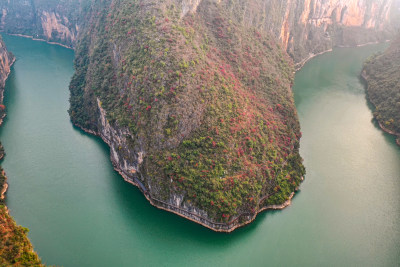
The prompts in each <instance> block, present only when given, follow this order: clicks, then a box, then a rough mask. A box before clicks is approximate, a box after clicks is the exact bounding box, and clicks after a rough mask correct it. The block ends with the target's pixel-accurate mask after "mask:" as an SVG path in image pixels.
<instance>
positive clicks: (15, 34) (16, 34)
mask: <svg viewBox="0 0 400 267" xmlns="http://www.w3.org/2000/svg"><path fill="white" fill-rule="evenodd" d="M2 33H4V32H2ZM5 34H8V35H12V36H18V37H23V38H28V39H32V40H33V41H39V42H45V43H48V44H53V45H59V46H62V47H64V48H68V49H72V50H74V48H73V47H72V46H68V45H65V44H62V43H57V42H50V41H47V40H45V39H40V38H35V37H33V36H31V35H25V34H18V33H5Z"/></svg>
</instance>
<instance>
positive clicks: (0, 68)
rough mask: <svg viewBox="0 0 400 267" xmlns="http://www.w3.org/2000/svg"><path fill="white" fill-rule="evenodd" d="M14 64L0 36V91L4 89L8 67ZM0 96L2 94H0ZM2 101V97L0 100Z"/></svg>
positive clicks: (12, 57) (8, 71)
mask: <svg viewBox="0 0 400 267" xmlns="http://www.w3.org/2000/svg"><path fill="white" fill-rule="evenodd" d="M13 62H14V56H13V55H12V54H11V53H10V52H8V51H7V48H6V46H5V44H4V42H3V40H2V39H1V36H0V90H3V89H4V85H5V82H6V80H7V77H8V75H9V74H10V67H11V65H12V63H13ZM1 95H2V94H1ZM0 99H1V100H0V102H1V101H2V99H3V98H2V97H1V98H0Z"/></svg>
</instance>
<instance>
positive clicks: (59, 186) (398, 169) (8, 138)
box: [0, 36, 400, 266]
mask: <svg viewBox="0 0 400 267" xmlns="http://www.w3.org/2000/svg"><path fill="white" fill-rule="evenodd" d="M4 40H5V42H6V44H7V46H8V48H9V49H10V50H11V51H12V52H14V54H15V55H16V57H17V62H16V63H15V65H14V67H13V70H12V74H11V76H10V78H9V80H8V82H7V86H6V93H5V104H6V105H7V110H8V117H7V119H6V121H5V124H4V126H3V127H2V128H1V129H0V140H1V141H2V142H3V144H4V147H5V150H6V153H7V155H6V158H5V159H4V161H3V167H4V168H5V170H6V172H7V175H8V177H9V184H10V188H9V192H8V200H7V205H8V206H9V208H10V210H11V215H12V216H14V218H15V219H16V221H17V222H18V223H19V224H21V225H23V226H26V227H28V228H29V229H30V233H29V237H30V239H31V241H32V243H33V245H34V247H35V249H36V251H37V252H38V253H39V255H40V257H41V258H42V260H43V261H44V263H46V264H57V265H63V266H143V265H145V266H205V265H206V266H249V265H251V266H266V265H268V266H299V265H300V266H301V265H303V266H321V265H324V266H343V265H346V266H349V265H358V266H360V265H363V266H377V265H379V266H397V265H398V264H399V263H400V164H399V162H400V149H399V148H398V147H396V145H395V143H394V140H393V138H391V137H389V136H387V135H386V134H384V133H382V131H380V130H379V129H378V128H377V127H376V125H375V124H374V123H373V122H372V113H371V110H370V109H369V108H368V106H367V101H366V99H365V94H364V88H363V86H362V84H361V83H360V81H359V79H358V74H359V72H360V69H361V66H362V62H363V60H364V59H365V58H367V57H368V56H369V55H370V54H372V53H374V52H375V51H378V50H380V49H382V48H383V47H382V46H368V47H362V48H357V49H338V50H335V51H334V52H333V53H329V54H325V55H323V56H320V57H317V58H315V59H313V60H311V61H310V62H309V63H307V64H306V65H305V67H304V68H303V69H302V70H301V71H300V72H298V73H297V75H296V81H295V87H294V93H295V99H296V104H297V107H298V111H299V116H300V121H301V125H302V131H303V138H302V141H301V154H302V156H303V157H304V159H305V165H306V167H307V176H306V180H305V181H304V183H303V184H302V186H301V192H299V193H298V194H297V195H296V196H295V198H294V200H293V204H292V206H290V207H289V208H287V209H285V210H283V211H276V212H272V211H271V212H266V213H263V214H261V215H259V217H258V218H257V220H256V221H255V222H254V223H253V224H251V225H249V226H247V227H245V228H242V229H238V230H236V231H235V232H234V233H232V234H221V233H214V232H212V231H210V230H208V229H205V228H204V227H202V226H199V225H197V224H195V223H192V222H189V221H187V220H185V219H182V218H180V217H178V216H176V215H173V214H170V213H168V212H165V211H161V210H158V209H156V208H154V207H152V206H151V205H150V204H149V203H148V202H147V200H146V199H145V198H144V197H143V196H142V194H141V193H140V192H139V190H138V189H137V188H136V187H134V186H132V185H130V184H127V183H125V182H124V181H123V179H122V178H121V177H120V176H119V175H118V174H117V173H116V172H115V171H114V170H113V168H112V165H111V163H110V160H109V156H108V155H109V151H108V148H107V147H106V146H105V145H104V144H103V142H101V141H100V140H99V139H98V138H96V137H92V136H90V135H87V134H85V133H82V132H81V131H79V130H78V129H75V128H74V127H73V126H72V125H71V123H70V121H69V118H68V114H67V109H68V97H69V92H68V83H69V80H70V78H71V76H72V74H73V65H72V60H73V56H74V54H73V52H72V51H71V50H68V49H65V48H62V47H58V46H54V45H49V44H46V43H43V42H37V41H36V42H35V41H32V40H30V39H24V38H20V37H13V36H4Z"/></svg>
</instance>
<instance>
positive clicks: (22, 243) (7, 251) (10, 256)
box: [0, 36, 42, 266]
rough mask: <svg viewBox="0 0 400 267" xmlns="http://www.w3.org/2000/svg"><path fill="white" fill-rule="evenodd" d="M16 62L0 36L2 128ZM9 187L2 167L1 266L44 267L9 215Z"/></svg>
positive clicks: (0, 151)
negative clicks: (7, 85) (6, 90)
mask: <svg viewBox="0 0 400 267" xmlns="http://www.w3.org/2000/svg"><path fill="white" fill-rule="evenodd" d="M14 60H15V58H14V56H13V55H12V54H11V53H9V52H8V51H7V49H6V47H5V45H4V42H3V40H2V39H1V36H0V112H1V113H0V116H1V121H0V126H1V124H2V121H3V118H4V116H5V115H6V114H5V106H4V105H3V104H2V103H3V92H4V85H5V81H6V79H7V77H8V75H9V73H10V67H11V65H12V64H13V63H14ZM3 157H4V149H3V146H2V145H1V143H0V160H1V159H3ZM7 187H8V185H7V177H6V174H5V172H4V170H3V169H2V168H1V167H0V266H11V265H16V266H42V264H41V261H40V259H39V257H38V255H37V254H36V253H35V252H34V251H33V247H32V245H31V243H30V241H29V239H28V237H27V233H28V229H27V228H25V227H21V226H18V225H17V224H16V223H15V221H14V220H13V218H12V217H11V216H10V215H9V214H8V210H7V207H6V206H5V203H4V201H5V193H6V191H7Z"/></svg>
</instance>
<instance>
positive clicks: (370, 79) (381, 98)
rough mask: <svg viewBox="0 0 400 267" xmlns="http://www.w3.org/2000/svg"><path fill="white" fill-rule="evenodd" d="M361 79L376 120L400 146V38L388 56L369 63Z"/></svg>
mask: <svg viewBox="0 0 400 267" xmlns="http://www.w3.org/2000/svg"><path fill="white" fill-rule="evenodd" d="M362 75H363V77H364V78H365V80H366V81H367V95H368V99H369V100H370V101H371V103H372V104H373V105H374V106H375V110H374V117H375V118H376V119H377V121H378V122H379V125H380V127H381V128H382V129H383V130H384V131H385V132H388V133H390V134H393V135H395V136H397V140H396V141H397V144H398V145H400V37H398V38H397V39H396V40H394V41H393V42H392V43H391V45H390V47H389V48H388V49H387V50H386V51H385V52H383V53H380V54H377V55H374V56H373V57H371V58H370V59H368V60H367V62H365V64H364V69H363V73H362Z"/></svg>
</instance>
